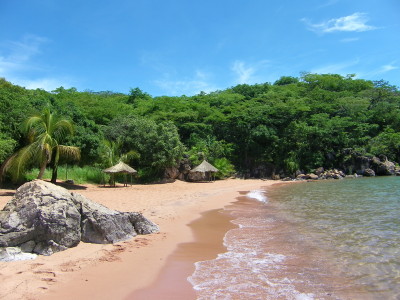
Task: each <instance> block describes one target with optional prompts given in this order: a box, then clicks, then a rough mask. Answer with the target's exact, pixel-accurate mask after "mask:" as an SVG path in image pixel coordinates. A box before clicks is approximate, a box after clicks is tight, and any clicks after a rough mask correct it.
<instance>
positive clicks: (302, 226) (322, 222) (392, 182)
mask: <svg viewBox="0 0 400 300" xmlns="http://www.w3.org/2000/svg"><path fill="white" fill-rule="evenodd" d="M267 196H268V197H269V201H270V203H271V205H275V206H276V208H277V210H278V211H279V213H280V214H281V216H282V217H283V218H287V219H290V220H291V222H293V223H294V224H293V225H295V226H296V227H298V230H299V232H300V234H301V235H303V236H304V237H305V238H306V239H307V240H309V242H310V243H313V244H314V245H318V247H319V248H320V249H321V250H322V251H324V252H325V254H326V255H327V256H328V255H329V257H330V258H331V260H330V263H331V264H334V266H335V267H336V269H338V270H340V272H341V275H342V276H345V277H346V278H348V280H349V282H351V284H352V285H353V286H355V287H360V288H362V289H364V290H365V291H366V294H365V295H366V296H369V297H371V298H373V299H400V177H377V178H361V179H360V178H358V179H346V180H340V181H318V182H312V183H305V184H293V185H287V186H283V187H280V188H279V189H272V190H270V192H269V193H267ZM272 202H273V203H272Z"/></svg>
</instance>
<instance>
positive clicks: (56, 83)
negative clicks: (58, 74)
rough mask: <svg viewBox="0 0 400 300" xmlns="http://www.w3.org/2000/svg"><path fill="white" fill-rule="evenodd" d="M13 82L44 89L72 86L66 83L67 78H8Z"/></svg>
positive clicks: (51, 89)
mask: <svg viewBox="0 0 400 300" xmlns="http://www.w3.org/2000/svg"><path fill="white" fill-rule="evenodd" d="M9 81H10V82H12V83H13V84H16V85H20V86H23V87H25V88H27V89H34V90H35V89H43V90H45V91H54V90H55V89H56V88H59V87H60V86H63V87H65V88H69V87H72V85H71V84H69V83H68V80H59V79H52V78H39V79H33V80H27V79H18V78H16V79H13V78H11V79H10V80H9Z"/></svg>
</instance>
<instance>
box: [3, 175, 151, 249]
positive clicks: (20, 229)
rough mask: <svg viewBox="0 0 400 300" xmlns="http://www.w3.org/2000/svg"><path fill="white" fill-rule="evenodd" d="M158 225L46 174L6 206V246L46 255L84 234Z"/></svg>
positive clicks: (122, 235) (110, 234) (113, 235)
mask: <svg viewBox="0 0 400 300" xmlns="http://www.w3.org/2000/svg"><path fill="white" fill-rule="evenodd" d="M158 230H159V229H158V227H157V225H156V224H154V223H152V222H151V221H149V220H147V219H146V218H144V217H143V216H142V215H141V214H140V213H135V212H119V211H114V210H111V209H109V208H107V207H105V206H103V205H100V204H98V203H95V202H92V201H90V200H89V199H87V198H85V197H84V196H82V195H80V194H76V193H70V192H69V191H68V190H66V189H64V188H62V187H59V186H56V185H54V184H51V183H48V182H45V181H42V180H34V181H31V182H28V183H26V184H24V185H22V186H21V187H20V188H19V189H18V190H17V191H16V193H15V196H14V197H13V199H11V200H10V201H9V202H8V203H7V204H6V206H5V207H4V209H3V210H2V211H0V247H20V248H21V249H22V250H23V251H26V252H33V253H37V254H43V255H51V254H53V253H55V252H58V251H62V250H65V249H67V248H70V247H74V246H76V245H78V244H79V242H80V241H81V240H82V241H84V242H91V243H115V242H119V241H123V240H128V239H130V238H132V237H134V236H136V235H137V234H149V233H153V232H157V231H158Z"/></svg>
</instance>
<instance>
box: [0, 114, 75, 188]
mask: <svg viewBox="0 0 400 300" xmlns="http://www.w3.org/2000/svg"><path fill="white" fill-rule="evenodd" d="M22 131H23V134H24V135H25V136H26V137H27V139H28V145H27V146H25V147H23V148H22V149H20V150H19V151H17V152H16V153H15V154H14V155H12V156H11V157H10V159H8V160H7V161H6V163H5V166H4V169H3V172H7V171H10V172H11V174H12V178H13V181H16V179H18V178H19V177H20V175H21V174H22V172H23V171H24V170H25V169H26V167H27V166H28V165H30V164H32V162H35V163H38V165H39V168H40V171H39V174H38V176H37V178H38V179H42V177H43V174H44V171H45V170H46V167H47V166H48V165H50V166H51V168H52V178H51V182H53V183H55V182H56V180H57V168H58V162H59V159H60V157H65V158H73V159H79V157H80V151H79V148H77V147H73V146H64V145H60V142H61V141H62V139H63V138H64V137H65V136H66V135H68V134H72V133H73V127H72V123H71V122H70V121H68V120H66V119H63V118H59V117H57V116H55V115H53V114H51V112H50V110H49V109H45V110H44V111H43V113H42V114H40V115H35V116H32V117H30V118H28V119H27V120H26V121H25V122H24V124H23V127H22Z"/></svg>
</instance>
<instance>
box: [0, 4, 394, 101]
mask: <svg viewBox="0 0 400 300" xmlns="http://www.w3.org/2000/svg"><path fill="white" fill-rule="evenodd" d="M0 28H1V29H0V77H4V78H6V79H7V80H8V81H10V82H12V83H14V84H18V85H21V86H25V87H27V88H42V89H45V90H48V91H51V90H54V89H55V88H57V87H60V86H64V87H65V88H69V87H75V88H77V89H78V90H79V91H84V90H93V91H114V92H122V93H128V92H129V90H130V88H135V87H139V88H140V89H142V90H143V91H145V92H147V93H149V94H150V95H152V96H160V95H168V96H175V95H178V96H179V95H188V96H190V95H194V94H197V93H199V92H200V91H205V92H211V91H215V90H218V89H220V90H222V89H226V88H228V87H231V86H234V85H236V84H241V83H247V84H255V83H264V82H271V83H273V82H274V81H275V80H277V79H278V78H279V77H281V76H295V77H298V76H300V73H301V72H313V73H337V74H341V75H347V74H356V75H357V77H358V78H363V79H370V80H379V79H384V80H387V81H389V83H390V84H393V85H396V86H400V1H398V0H380V1H376V0H375V1H373V0H318V1H317V0H303V1H295V0H292V1H289V0H279V1H267V0H235V1H232V0H231V1H226V0H213V1H210V0H202V1H198V0H197V1H196V0H186V1H185V0H130V1H129V0H112V1H111V0H109V1H106V0H96V1H91V0H68V1H62V0H0Z"/></svg>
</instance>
